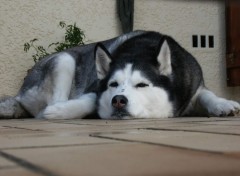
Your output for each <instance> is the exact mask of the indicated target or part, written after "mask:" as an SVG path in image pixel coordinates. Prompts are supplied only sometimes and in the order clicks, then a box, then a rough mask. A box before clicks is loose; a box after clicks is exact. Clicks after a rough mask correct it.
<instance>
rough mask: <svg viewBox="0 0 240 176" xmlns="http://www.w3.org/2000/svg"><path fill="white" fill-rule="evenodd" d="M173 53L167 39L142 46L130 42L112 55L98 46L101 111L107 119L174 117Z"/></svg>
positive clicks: (97, 66) (97, 63) (96, 49)
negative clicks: (171, 93) (172, 98)
mask: <svg viewBox="0 0 240 176" xmlns="http://www.w3.org/2000/svg"><path fill="white" fill-rule="evenodd" d="M145 45H146V46H145ZM170 57H171V54H170V50H169V46H168V43H167V41H162V42H160V44H159V43H158V44H156V46H154V47H153V46H148V44H147V43H146V44H143V42H141V46H140V47H138V46H136V45H134V46H133V45H132V44H131V43H127V44H125V45H123V46H121V47H120V48H119V49H118V50H117V51H116V52H114V53H113V54H112V55H111V54H110V53H109V52H108V51H107V49H106V48H105V47H104V46H103V45H102V44H98V45H97V46H96V48H95V61H96V69H97V74H98V78H99V79H101V81H100V88H99V94H98V114H99V116H100V117H101V118H103V119H126V118H158V117H160V118H164V117H170V116H173V105H172V103H171V96H170V91H171V81H170V80H171V78H170V77H171V74H172V67H171V58H170Z"/></svg>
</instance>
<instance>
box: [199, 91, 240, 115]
mask: <svg viewBox="0 0 240 176" xmlns="http://www.w3.org/2000/svg"><path fill="white" fill-rule="evenodd" d="M196 103H197V106H198V108H199V109H200V110H201V111H202V112H201V113H202V114H206V115H207V116H219V117H222V116H229V115H234V114H237V113H238V112H239V111H240V105H239V103H237V102H235V101H232V100H226V99H224V98H220V97H218V96H216V95H215V94H214V93H213V92H211V91H209V90H207V89H206V88H203V89H202V90H201V91H200V92H199V94H198V97H197V102H196Z"/></svg>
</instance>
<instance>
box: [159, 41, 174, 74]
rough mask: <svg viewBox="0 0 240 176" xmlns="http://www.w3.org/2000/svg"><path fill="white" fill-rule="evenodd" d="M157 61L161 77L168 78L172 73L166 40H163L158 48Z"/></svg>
mask: <svg viewBox="0 0 240 176" xmlns="http://www.w3.org/2000/svg"><path fill="white" fill-rule="evenodd" d="M157 61H158V63H159V65H160V67H159V70H160V74H161V75H165V76H169V75H170V74H171V73H172V64H171V52H170V48H169V45H168V42H167V40H166V39H165V40H164V41H163V43H162V45H161V46H159V53H158V56H157Z"/></svg>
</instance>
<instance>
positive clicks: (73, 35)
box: [24, 21, 85, 62]
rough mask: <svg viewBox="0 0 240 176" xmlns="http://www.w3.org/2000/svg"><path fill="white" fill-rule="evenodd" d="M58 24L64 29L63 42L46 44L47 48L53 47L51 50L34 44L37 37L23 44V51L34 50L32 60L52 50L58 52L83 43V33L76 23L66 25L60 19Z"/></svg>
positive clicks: (37, 59) (38, 58)
mask: <svg viewBox="0 0 240 176" xmlns="http://www.w3.org/2000/svg"><path fill="white" fill-rule="evenodd" d="M59 26H60V27H61V28H63V29H65V37H64V41H63V42H55V43H51V44H50V45H48V49H49V48H50V47H54V51H53V52H49V51H47V49H45V48H44V47H43V46H41V45H36V42H37V41H38V39H37V38H35V39H33V40H30V41H29V42H27V43H25V44H24V51H25V52H28V51H29V50H30V49H31V48H32V49H33V50H34V51H35V52H36V53H35V54H33V55H32V58H33V60H34V62H38V61H39V60H41V59H42V58H44V57H46V56H47V55H49V54H52V53H54V52H60V51H63V50H65V49H68V48H72V47H74V46H78V45H84V42H83V40H84V39H85V34H84V32H83V31H82V30H81V29H80V28H79V27H77V26H76V23H74V24H73V25H66V23H65V22H63V21H61V22H60V23H59Z"/></svg>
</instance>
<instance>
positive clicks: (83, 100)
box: [37, 93, 96, 119]
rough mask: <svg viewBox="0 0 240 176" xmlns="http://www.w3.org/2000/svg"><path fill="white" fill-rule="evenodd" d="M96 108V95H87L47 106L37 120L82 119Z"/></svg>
mask: <svg viewBox="0 0 240 176" xmlns="http://www.w3.org/2000/svg"><path fill="white" fill-rule="evenodd" d="M95 108H96V94H95V93H88V94H85V95H82V96H80V97H79V98H78V99H74V100H69V101H66V102H59V103H56V104H54V105H50V106H47V107H46V109H45V110H43V112H41V113H40V114H39V115H38V116H37V118H43V119H75V118H83V117H85V116H86V115H88V114H91V113H93V112H94V110H95Z"/></svg>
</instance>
